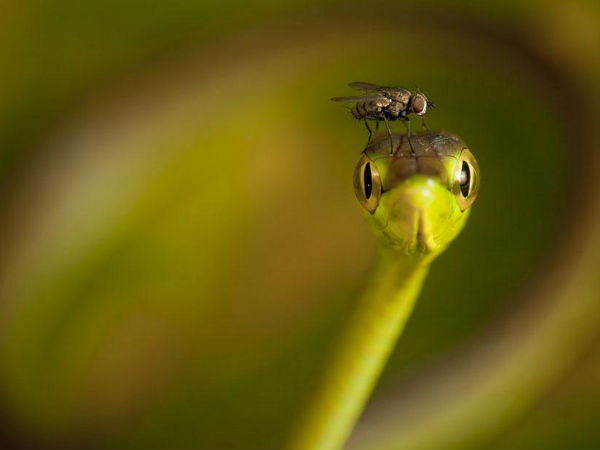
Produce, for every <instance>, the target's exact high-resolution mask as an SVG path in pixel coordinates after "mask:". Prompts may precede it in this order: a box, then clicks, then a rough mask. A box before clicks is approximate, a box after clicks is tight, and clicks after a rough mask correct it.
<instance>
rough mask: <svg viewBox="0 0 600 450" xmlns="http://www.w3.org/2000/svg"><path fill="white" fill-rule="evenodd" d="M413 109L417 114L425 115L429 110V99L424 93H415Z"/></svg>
mask: <svg viewBox="0 0 600 450" xmlns="http://www.w3.org/2000/svg"><path fill="white" fill-rule="evenodd" d="M412 110H413V112H414V113H415V114H416V115H417V116H423V115H425V113H426V112H427V99H426V98H425V96H424V95H423V94H415V95H414V96H413V99H412Z"/></svg>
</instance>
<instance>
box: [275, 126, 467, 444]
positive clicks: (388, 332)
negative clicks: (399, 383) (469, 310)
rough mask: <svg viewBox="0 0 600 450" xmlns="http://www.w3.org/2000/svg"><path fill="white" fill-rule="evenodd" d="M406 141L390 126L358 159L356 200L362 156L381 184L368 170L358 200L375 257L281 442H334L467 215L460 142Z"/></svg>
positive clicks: (434, 136) (432, 136) (342, 436)
mask: <svg viewBox="0 0 600 450" xmlns="http://www.w3.org/2000/svg"><path fill="white" fill-rule="evenodd" d="M411 143H412V149H411V148H410V146H409V144H408V141H407V139H406V136H403V135H399V134H395V135H394V136H393V145H394V147H393V148H394V149H395V151H394V155H390V145H389V140H388V137H387V135H386V136H382V137H381V138H379V139H378V140H376V141H375V142H373V143H372V144H371V145H370V146H369V147H368V148H367V149H366V150H365V151H364V152H363V155H362V158H361V160H360V161H359V163H358V165H357V168H356V172H355V191H356V195H357V197H358V199H359V201H360V202H361V204H363V206H365V204H366V203H368V202H369V200H368V199H367V198H366V196H365V185H364V184H365V183H364V178H363V175H364V170H365V167H366V166H365V164H366V163H369V164H370V166H369V168H370V169H371V172H372V173H374V174H376V173H378V174H379V180H380V182H381V188H382V189H381V193H380V190H379V187H378V183H377V180H376V178H377V177H376V176H375V177H374V178H373V187H372V194H371V198H370V201H371V203H370V204H368V205H366V208H369V209H370V210H367V209H365V215H366V217H367V220H368V222H369V223H370V225H371V227H372V229H373V230H374V232H375V234H376V236H377V237H378V242H379V248H378V255H377V260H376V263H375V265H374V267H373V269H372V272H371V275H370V276H369V278H368V281H367V283H366V286H365V289H364V291H363V293H362V295H361V297H360V299H359V302H358V305H357V307H356V309H355V310H354V312H353V313H352V315H351V316H350V317H349V320H348V322H347V323H346V325H345V327H344V328H343V329H342V330H341V332H340V334H339V335H338V336H337V338H336V340H335V342H334V343H333V346H332V348H331V351H330V353H329V357H328V358H327V359H326V367H325V368H324V370H323V375H322V377H321V379H320V380H319V381H318V384H317V385H316V387H315V389H314V390H312V391H311V394H310V396H309V398H308V400H309V401H308V403H307V405H306V408H305V410H304V413H303V414H302V415H301V416H300V420H299V421H298V422H297V423H296V424H295V428H294V430H293V433H292V436H291V439H290V441H289V442H288V445H286V447H285V448H286V449H291V450H294V449H298V450H311V449H319V450H327V449H339V448H341V447H342V446H343V444H344V442H345V441H346V439H347V438H348V436H349V435H350V432H351V431H352V429H353V427H354V424H355V422H356V421H357V419H358V417H359V415H360V414H361V412H362V410H363V408H364V406H365V404H366V402H367V400H368V398H369V396H370V394H371V392H372V390H373V388H374V386H375V383H376V382H377V379H378V377H379V375H380V373H381V371H382V370H383V367H384V365H385V363H386V361H387V358H388V356H389V354H390V352H391V351H392V349H393V346H394V344H395V342H396V340H397V339H398V336H399V335H400V333H401V332H402V330H403V328H404V325H405V323H406V321H407V320H408V318H409V317H410V314H411V312H412V309H413V306H414V303H415V301H416V299H417V297H418V295H419V293H420V291H421V287H422V285H423V282H424V280H425V277H426V275H427V273H428V270H429V266H430V264H431V262H432V261H433V260H434V259H435V258H436V256H438V255H439V254H440V253H441V252H443V251H444V249H445V248H446V247H447V246H448V245H449V244H450V243H451V242H452V241H453V240H454V239H455V238H456V236H458V234H459V233H460V231H461V230H462V229H463V227H464V225H465V223H466V220H467V218H468V216H469V212H470V204H471V203H472V202H473V200H474V199H475V197H476V196H477V191H478V185H479V184H478V178H479V173H478V167H477V163H476V162H475V160H474V158H473V157H472V155H471V154H470V152H468V150H467V151H466V152H464V150H465V149H466V146H465V145H464V144H463V143H462V141H461V140H460V139H458V138H456V137H455V136H452V135H449V134H445V133H426V134H421V135H413V136H412V137H411ZM466 153H468V154H469V155H470V158H469V159H468V161H469V163H470V164H471V165H470V171H471V173H470V175H471V183H472V186H470V187H471V188H472V190H471V192H470V193H469V195H467V196H466V198H465V196H464V195H463V194H462V193H461V192H460V188H459V185H458V184H457V183H458V182H459V180H458V174H459V173H460V172H459V170H460V167H461V166H462V161H463V159H464V158H465V157H466V156H465V154H466ZM373 170H376V172H373ZM375 196H378V197H377V198H376V197H375ZM461 196H462V197H461ZM375 200H378V203H377V202H376V203H377V204H375V205H374V204H373V202H374V201H375ZM461 202H462V204H461Z"/></svg>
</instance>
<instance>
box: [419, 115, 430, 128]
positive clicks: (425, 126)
mask: <svg viewBox="0 0 600 450" xmlns="http://www.w3.org/2000/svg"><path fill="white" fill-rule="evenodd" d="M421 127H422V128H423V129H425V130H427V131H428V132H429V128H427V125H426V124H425V117H421Z"/></svg>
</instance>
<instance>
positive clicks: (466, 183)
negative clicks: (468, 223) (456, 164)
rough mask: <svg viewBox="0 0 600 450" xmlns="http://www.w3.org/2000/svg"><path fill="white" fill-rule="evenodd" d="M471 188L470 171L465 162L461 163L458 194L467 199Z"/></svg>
mask: <svg viewBox="0 0 600 450" xmlns="http://www.w3.org/2000/svg"><path fill="white" fill-rule="evenodd" d="M470 187H471V169H470V168H469V164H467V162H466V161H463V162H462V167H461V169H460V192H461V194H462V195H463V197H465V198H467V196H468V195H469V188H470Z"/></svg>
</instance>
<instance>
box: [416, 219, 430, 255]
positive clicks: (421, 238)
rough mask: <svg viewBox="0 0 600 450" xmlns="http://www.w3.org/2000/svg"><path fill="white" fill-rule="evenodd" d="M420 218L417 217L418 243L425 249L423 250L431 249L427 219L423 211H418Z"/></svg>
mask: <svg viewBox="0 0 600 450" xmlns="http://www.w3.org/2000/svg"><path fill="white" fill-rule="evenodd" d="M417 214H418V218H417V234H416V241H417V244H418V245H419V246H420V247H421V248H422V249H423V250H426V251H427V250H430V248H429V244H428V243H427V234H426V231H425V219H424V218H423V211H418V212H417Z"/></svg>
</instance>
